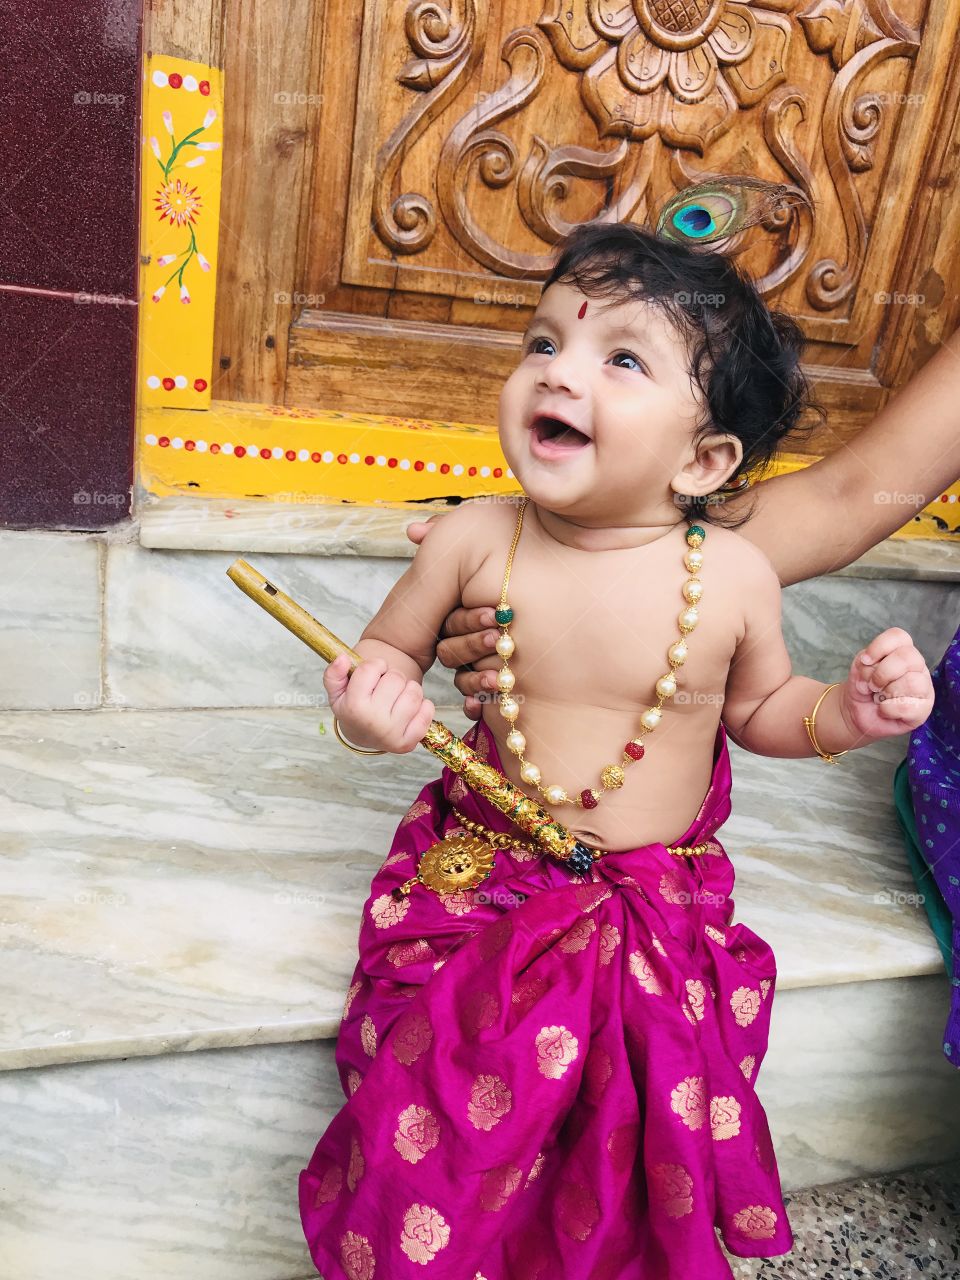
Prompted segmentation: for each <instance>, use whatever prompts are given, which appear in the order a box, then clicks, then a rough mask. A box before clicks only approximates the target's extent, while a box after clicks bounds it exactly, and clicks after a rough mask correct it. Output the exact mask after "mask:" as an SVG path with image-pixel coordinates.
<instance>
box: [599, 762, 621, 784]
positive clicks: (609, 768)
mask: <svg viewBox="0 0 960 1280" xmlns="http://www.w3.org/2000/svg"><path fill="white" fill-rule="evenodd" d="M623 779H624V772H623V769H622V768H621V767H620V765H618V764H608V765H606V767H605V768H603V769H601V770H600V781H601V782H602V783H603V785H604V786H605V787H609V788H611V789H612V788H614V787H622V786H623Z"/></svg>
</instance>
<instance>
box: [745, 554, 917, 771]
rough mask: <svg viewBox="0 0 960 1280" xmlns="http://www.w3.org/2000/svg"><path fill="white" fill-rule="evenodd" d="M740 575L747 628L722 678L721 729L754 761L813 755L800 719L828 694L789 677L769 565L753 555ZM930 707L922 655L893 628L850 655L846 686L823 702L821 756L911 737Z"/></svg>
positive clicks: (821, 685)
mask: <svg viewBox="0 0 960 1280" xmlns="http://www.w3.org/2000/svg"><path fill="white" fill-rule="evenodd" d="M742 568H743V575H742V578H741V581H742V582H743V586H744V599H745V601H746V604H745V618H744V628H743V635H742V638H741V639H740V642H739V643H738V645H737V649H736V653H735V654H734V658H733V661H732V663H731V665H730V672H729V675H728V677H727V686H726V692H725V696H724V708H723V715H722V720H723V724H724V727H725V728H726V730H727V732H728V733H729V735H730V737H731V738H732V739H733V741H734V742H736V743H737V744H738V745H739V746H741V747H744V748H745V749H746V750H747V751H753V752H754V753H755V754H757V755H762V756H812V755H815V754H816V752H815V751H814V749H813V746H812V744H811V742H810V739H809V737H808V736H807V730H806V728H805V726H804V723H803V717H804V716H805V715H810V714H811V712H812V710H813V706H814V704H815V703H816V701H817V699H818V698H819V696H820V694H821V693H823V691H824V690H825V689H827V688H828V687H829V686H828V685H827V684H826V683H825V682H824V681H821V680H813V679H811V678H810V677H809V676H795V675H792V674H791V663H790V655H789V654H788V653H787V649H786V646H785V644H784V642H783V632H782V630H781V626H780V615H781V601H780V596H781V592H780V582H779V580H778V578H777V575H776V573H775V572H774V570H773V567H772V566H771V564H770V563H769V561H767V560H766V558H765V557H763V556H760V555H750V556H748V557H747V558H746V560H745V562H744V565H743V566H742ZM831 683H832V682H831ZM875 693H881V694H883V699H882V700H876V699H875V696H874V695H875ZM932 707H933V682H932V680H931V679H930V673H929V671H928V670H927V666H926V663H925V662H924V660H923V655H922V654H921V653H920V652H919V650H917V649H916V648H915V646H914V645H913V642H912V641H911V639H910V637H909V635H907V633H906V632H905V631H902V630H901V629H900V628H899V627H891V628H889V629H888V630H886V631H884V632H881V634H880V635H879V636H877V637H876V638H875V639H874V640H872V641H871V642H870V644H868V645H867V646H866V648H865V649H864V650H862V651H861V652H860V653H858V654H856V655H855V657H854V658H853V661H852V662H851V664H850V673H849V675H848V677H847V679H846V680H845V681H843V682H842V683H841V684H839V687H838V688H837V689H835V690H833V692H832V693H831V694H830V695H829V696H828V697H826V698H824V700H823V702H821V704H820V708H819V710H818V711H817V716H816V729H815V733H816V738H817V741H818V742H819V744H820V747H821V749H822V750H823V751H826V752H834V753H835V752H840V751H847V750H850V749H851V748H854V747H863V746H866V745H867V744H868V743H870V742H873V741H875V740H876V739H878V738H889V737H893V736H895V735H896V734H900V733H908V732H910V730H911V729H915V728H916V727H917V725H920V724H922V723H923V722H924V720H926V718H927V716H928V715H929V714H930V711H931V709H932Z"/></svg>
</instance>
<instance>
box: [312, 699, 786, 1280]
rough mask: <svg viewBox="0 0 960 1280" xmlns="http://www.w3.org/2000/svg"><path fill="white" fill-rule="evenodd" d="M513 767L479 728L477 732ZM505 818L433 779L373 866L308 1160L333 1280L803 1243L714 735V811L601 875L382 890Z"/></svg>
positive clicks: (475, 1279) (460, 1276)
mask: <svg viewBox="0 0 960 1280" xmlns="http://www.w3.org/2000/svg"><path fill="white" fill-rule="evenodd" d="M466 740H467V742H468V743H469V744H470V745H471V746H473V747H474V748H475V749H476V750H477V751H478V753H480V754H481V755H482V756H484V758H486V759H488V760H489V761H490V762H491V763H492V764H494V765H495V766H496V767H498V768H500V767H501V765H500V758H499V754H498V752H497V748H496V744H495V742H494V741H493V739H492V737H491V735H490V734H489V733H488V732H487V730H486V729H485V727H484V726H483V725H482V723H479V724H477V725H475V726H473V728H472V729H471V730H470V732H469V733H468V734H467V738H466ZM453 805H456V806H457V807H458V808H459V809H460V810H461V812H462V813H463V814H464V815H465V816H466V817H467V818H470V819H473V820H475V821H479V822H482V823H485V824H486V825H487V826H489V827H492V828H493V829H494V830H497V831H511V830H512V831H513V832H514V834H516V835H520V834H521V833H520V832H518V831H516V829H515V828H513V827H512V824H511V823H510V822H509V820H508V819H507V818H506V817H504V815H503V814H501V813H499V812H498V811H497V810H495V809H494V808H492V806H490V805H489V804H488V803H487V802H486V801H484V800H482V799H481V798H479V797H478V796H477V795H475V794H474V793H473V792H471V791H469V790H468V789H467V787H466V786H465V784H464V782H463V780H462V779H461V778H460V777H459V776H458V775H457V774H455V773H452V772H451V771H450V770H449V769H446V768H444V770H443V773H442V776H441V777H440V778H438V779H437V780H435V781H434V782H431V783H429V784H428V785H427V786H425V787H424V789H423V790H422V791H421V793H420V795H419V796H418V798H417V800H416V801H415V802H414V803H413V805H412V806H411V808H410V809H409V811H408V812H407V814H406V816H405V817H404V818H403V820H402V822H401V823H400V826H399V827H398V829H397V832H396V835H395V837H394V840H393V844H392V845H391V848H390V853H389V856H388V857H387V859H386V861H385V862H384V863H383V865H382V866H381V868H380V870H379V871H378V872H377V874H376V875H375V876H374V879H373V883H372V886H371V892H370V896H369V898H368V899H367V902H366V904H365V907H364V912H363V921H362V925H361V931H360V960H359V963H358V965H357V968H356V971H355V973H354V977H353V982H352V985H351V987H350V990H349V993H348V995H347V1000H346V1006H345V1009H344V1017H343V1022H342V1024H341V1030H340V1036H339V1040H338V1042H337V1050H336V1060H337V1065H338V1068H339V1072H340V1080H341V1084H342V1085H343V1089H344V1093H345V1096H346V1099H347V1101H346V1103H345V1105H344V1106H343V1107H342V1108H341V1110H340V1111H339V1112H338V1114H337V1115H336V1116H335V1117H334V1119H333V1120H332V1121H331V1123H330V1125H329V1126H328V1128H327V1130H326V1132H325V1133H324V1135H323V1137H322V1138H321V1139H320V1142H319V1144H318V1145H317V1148H316V1150H315V1152H314V1154H313V1156H312V1158H311V1160H310V1163H309V1166H308V1167H307V1168H306V1169H304V1170H303V1172H302V1173H301V1175H300V1213H301V1219H302V1222H303V1228H304V1232H305V1234H306V1238H307V1242H308V1244H309V1246H310V1252H311V1255H312V1257H313V1260H314V1262H315V1263H316V1265H317V1268H318V1270H319V1271H320V1272H321V1274H322V1276H323V1277H324V1280H412V1278H413V1277H418V1280H419V1278H420V1277H427V1278H429V1277H430V1276H431V1275H433V1276H436V1277H438V1278H440V1280H447V1278H448V1277H449V1278H450V1280H547V1278H548V1277H549V1280H557V1278H558V1277H570V1278H571V1280H572V1277H575V1276H576V1277H583V1280H694V1278H695V1280H729V1277H730V1276H731V1274H732V1273H731V1270H730V1266H729V1264H728V1262H727V1260H726V1258H725V1257H724V1254H723V1251H722V1249H721V1248H720V1244H719V1241H718V1232H719V1236H720V1237H721V1238H722V1240H723V1243H724V1244H725V1245H726V1247H727V1249H728V1250H730V1251H731V1252H732V1253H734V1254H737V1255H740V1256H743V1257H754V1256H762V1257H769V1256H772V1255H776V1254H783V1253H786V1252H788V1251H789V1250H790V1248H791V1246H792V1243H793V1236H792V1233H791V1230H790V1225H789V1223H788V1221H787V1216H786V1212H785V1210H784V1206H783V1201H782V1198H781V1189H780V1180H779V1176H778V1172H777V1164H776V1160H775V1158H774V1153H773V1148H772V1146H771V1142H770V1133H769V1128H768V1125H767V1119H766V1116H765V1114H764V1111H763V1108H762V1107H761V1105H760V1102H759V1100H758V1098H757V1096H756V1093H755V1092H754V1082H755V1081H756V1077H757V1071H758V1069H759V1067H760V1064H761V1062H762V1060H763V1056H764V1053H765V1052H766V1048H767V1035H768V1028H769V1021H770V1010H771V1004H772V1001H773V991H774V981H775V977H776V966H775V962H774V957H773V953H772V952H771V950H770V948H769V947H768V946H767V945H766V943H764V942H763V941H762V940H761V939H760V938H758V937H757V935H756V934H754V933H753V932H752V931H751V930H750V929H748V928H747V927H746V926H745V925H742V924H734V925H731V924H728V923H727V922H728V920H729V919H730V918H731V917H732V915H733V905H734V904H733V900H732V898H731V897H730V894H731V891H732V889H733V882H734V873H733V866H732V864H731V862H730V860H729V858H728V857H727V855H726V853H725V852H724V850H723V848H722V846H721V845H720V843H719V842H718V841H717V839H716V836H715V833H716V831H717V829H718V828H719V827H720V826H721V825H722V823H723V822H724V821H725V820H726V818H727V816H728V815H729V812H730V760H729V755H728V751H727V745H726V733H725V731H724V729H723V726H722V725H719V726H718V729H717V738H716V743H715V747H714V766H713V776H712V779H711V783H710V787H709V789H708V791H707V794H706V796H705V798H704V801H703V804H702V806H701V808H700V812H699V813H698V814H697V817H696V818H695V819H694V821H693V823H692V824H691V826H690V827H689V828H688V830H687V831H685V832H684V833H683V834H682V835H680V836H679V837H678V838H677V840H676V841H674V843H676V844H694V843H698V842H701V841H708V842H709V849H708V851H707V853H706V854H703V855H700V856H698V857H687V858H679V857H677V856H676V855H673V854H670V853H668V852H667V850H666V848H665V847H664V845H662V844H648V845H645V846H644V847H642V848H638V849H632V850H627V851H617V852H613V853H608V854H605V855H604V856H603V857H602V858H601V859H600V860H599V861H598V862H596V863H595V864H594V867H593V869H592V879H590V878H588V879H581V878H579V877H575V876H573V875H572V874H571V873H570V872H569V871H568V870H567V869H566V868H565V867H564V866H562V865H561V864H560V863H558V862H557V861H555V860H554V859H553V858H550V857H548V856H536V855H532V854H531V855H523V854H519V855H517V854H513V853H507V852H503V851H500V852H498V853H497V855H496V862H495V866H494V870H493V872H492V873H491V875H490V877H489V878H488V879H487V880H486V881H485V882H484V883H483V884H482V885H481V886H479V887H478V888H476V889H473V890H468V891H466V892H463V893H458V894H455V895H449V896H444V897H441V896H440V895H438V894H435V893H433V892H432V891H431V890H429V889H426V888H424V887H423V886H422V885H416V886H415V887H414V888H413V889H412V890H411V893H410V896H409V897H408V898H406V899H404V900H403V901H401V902H397V901H395V900H394V899H393V897H392V896H391V890H392V889H393V888H394V887H395V886H397V885H399V884H401V883H403V881H405V880H406V879H408V878H409V877H410V876H411V875H413V874H414V873H415V871H416V867H417V862H418V860H419V854H420V853H421V852H422V851H423V850H424V849H426V848H428V847H429V846H430V845H431V844H433V843H435V842H436V841H437V840H438V839H439V838H440V837H441V836H442V835H443V834H446V833H448V832H450V831H455V830H457V829H459V828H458V819H457V818H456V816H455V814H454V813H453V812H452V806H453Z"/></svg>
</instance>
